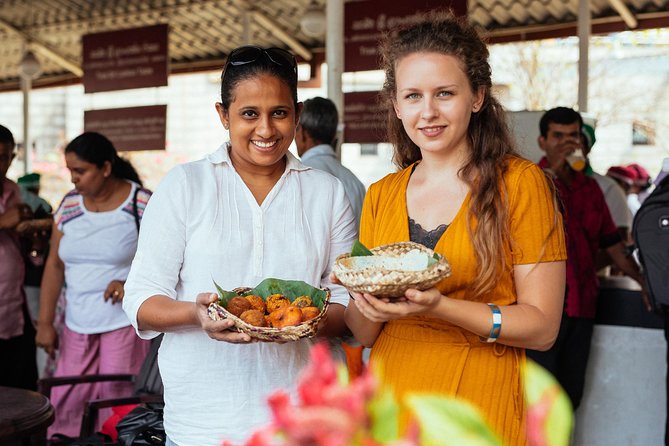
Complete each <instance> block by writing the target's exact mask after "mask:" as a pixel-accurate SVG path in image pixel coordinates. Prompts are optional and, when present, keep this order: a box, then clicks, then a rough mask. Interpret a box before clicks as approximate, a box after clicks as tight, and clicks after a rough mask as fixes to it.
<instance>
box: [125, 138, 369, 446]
mask: <svg viewBox="0 0 669 446" xmlns="http://www.w3.org/2000/svg"><path fill="white" fill-rule="evenodd" d="M287 159H288V162H287V165H286V170H285V172H284V173H283V175H282V176H281V178H280V179H279V181H278V182H277V184H276V185H275V186H274V188H273V189H272V190H271V192H270V193H269V194H268V195H267V197H266V198H265V200H264V201H263V203H262V205H258V204H257V202H256V201H255V198H254V197H253V195H252V194H251V191H250V190H249V189H248V188H247V187H246V185H245V184H244V182H243V181H242V179H241V178H240V177H239V175H238V174H237V172H236V171H235V169H234V168H233V166H232V164H231V162H230V157H229V154H228V146H227V145H223V146H221V147H220V148H219V149H218V151H216V152H214V153H213V154H211V155H209V156H208V157H207V158H206V159H204V160H201V161H197V162H193V163H189V164H185V165H181V166H177V167H176V168H174V169H173V170H172V171H171V172H170V173H168V175H167V176H166V177H165V178H164V179H163V181H162V182H161V184H160V185H159V187H158V189H157V190H156V191H155V193H154V194H153V196H152V198H151V200H150V202H149V205H148V206H147V208H146V211H145V213H144V218H143V221H142V228H141V232H140V237H139V246H138V249H137V254H136V256H135V259H134V261H133V264H132V268H131V271H130V275H129V277H128V280H127V282H126V285H125V298H124V300H123V308H124V310H125V311H126V313H127V314H128V317H129V318H130V320H131V321H132V324H133V325H134V326H135V328H137V311H138V309H139V307H140V306H141V304H142V303H143V302H144V301H145V300H146V299H147V298H149V297H151V296H153V295H156V294H161V295H165V296H168V297H171V298H173V299H176V300H181V301H194V300H195V298H196V296H197V295H198V294H199V293H202V292H212V291H214V289H215V288H214V284H213V281H216V282H217V283H218V284H219V285H220V286H221V287H222V288H223V289H226V290H232V289H233V288H236V287H239V286H251V287H252V286H255V285H257V284H258V283H260V282H261V281H262V280H263V279H265V278H268V277H274V278H280V279H290V280H302V281H305V282H307V283H309V284H311V285H314V286H323V287H328V288H330V289H331V291H332V297H331V302H333V303H339V304H342V305H346V304H347V303H348V293H347V291H346V290H345V289H344V288H343V287H340V286H337V285H333V284H331V283H330V282H329V279H328V276H329V274H330V270H331V267H332V264H333V262H334V260H335V258H336V257H337V256H338V255H339V254H341V253H344V252H349V251H350V250H351V247H352V245H353V242H354V241H355V239H356V238H357V228H356V225H355V219H354V216H353V212H352V211H351V208H350V205H349V201H348V199H347V198H346V194H345V192H344V188H343V186H342V184H341V183H340V182H339V181H338V180H337V179H336V178H334V177H333V176H331V175H329V174H327V173H325V172H321V171H318V170H315V169H311V168H309V167H306V166H304V165H302V164H301V163H300V162H299V161H298V160H297V159H296V158H295V157H294V156H293V155H291V154H290V153H288V154H287ZM138 334H139V335H140V337H142V338H145V339H149V338H152V337H155V336H157V335H158V333H156V332H150V331H142V330H138ZM312 342H313V341H312V340H306V339H304V340H300V341H297V342H289V343H285V344H274V343H264V342H259V343H252V344H244V345H239V344H230V343H226V342H220V341H215V340H212V339H210V338H209V337H208V336H207V335H206V334H205V333H204V331H202V330H201V329H199V328H197V329H195V328H193V329H184V330H181V331H179V332H170V333H166V334H165V337H164V339H163V343H162V345H161V347H160V352H159V367H160V372H161V376H162V378H163V383H164V386H165V429H166V432H167V434H168V436H169V437H170V439H171V440H172V441H174V442H176V443H177V444H178V445H179V446H189V445H193V446H204V445H212V446H213V445H216V446H218V445H220V444H221V442H222V440H230V441H232V442H233V443H234V444H238V443H242V442H243V441H244V440H245V439H246V437H247V436H249V435H250V434H251V433H252V431H253V430H254V429H255V428H257V427H258V426H261V425H263V424H265V423H266V422H267V421H268V420H269V412H268V409H267V404H266V399H267V396H268V395H269V394H271V393H272V392H273V391H274V390H276V389H278V388H284V389H289V390H290V389H293V388H294V385H295V382H296V380H297V376H298V373H299V371H300V370H301V369H302V367H303V366H304V365H305V364H306V363H307V362H308V359H309V356H308V355H309V347H310V345H311V344H312Z"/></svg>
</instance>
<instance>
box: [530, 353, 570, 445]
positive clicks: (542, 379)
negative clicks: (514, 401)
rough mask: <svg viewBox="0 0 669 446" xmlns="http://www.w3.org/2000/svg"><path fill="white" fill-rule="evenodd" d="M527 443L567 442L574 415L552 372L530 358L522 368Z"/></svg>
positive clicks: (548, 443)
mask: <svg viewBox="0 0 669 446" xmlns="http://www.w3.org/2000/svg"><path fill="white" fill-rule="evenodd" d="M523 382H524V384H525V401H526V402H527V439H528V441H529V443H530V446H568V445H569V442H570V437H571V430H572V428H573V426H574V416H573V411H572V407H571V402H570V401H569V397H568V396H567V394H566V393H565V392H564V390H563V389H562V387H560V384H558V382H557V381H556V380H555V378H554V377H553V375H551V374H550V373H548V372H547V371H546V369H544V368H543V367H541V366H540V365H538V364H537V363H536V362H534V361H530V360H527V362H526V364H525V367H524V368H523Z"/></svg>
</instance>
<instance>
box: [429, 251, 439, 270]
mask: <svg viewBox="0 0 669 446" xmlns="http://www.w3.org/2000/svg"><path fill="white" fill-rule="evenodd" d="M438 261H439V254H437V253H436V252H435V253H434V254H433V255H432V257H430V258H429V259H427V266H428V268H429V267H430V266H432V265H434V264H435V263H437V262H438Z"/></svg>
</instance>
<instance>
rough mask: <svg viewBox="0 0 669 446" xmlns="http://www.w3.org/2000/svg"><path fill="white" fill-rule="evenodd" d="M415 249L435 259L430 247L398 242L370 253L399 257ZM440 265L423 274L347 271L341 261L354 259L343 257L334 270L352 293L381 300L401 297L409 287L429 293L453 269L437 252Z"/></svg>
mask: <svg viewBox="0 0 669 446" xmlns="http://www.w3.org/2000/svg"><path fill="white" fill-rule="evenodd" d="M412 249H418V250H420V251H422V252H425V253H426V254H428V255H430V256H432V255H434V254H435V252H434V251H432V250H431V249H429V248H426V247H425V246H423V245H421V244H419V243H414V242H399V243H392V244H390V245H383V246H378V247H376V248H372V249H371V250H370V251H371V252H372V253H373V254H374V255H383V256H388V257H399V256H401V255H402V254H405V253H407V252H409V251H411V250H412ZM436 255H437V257H438V259H437V262H436V263H434V264H432V265H430V266H428V267H427V268H426V269H424V270H420V271H404V270H392V269H385V268H378V267H376V268H363V269H351V268H347V267H346V266H345V265H344V264H343V263H342V262H341V260H343V259H347V258H349V257H351V254H348V253H347V254H342V255H340V256H339V257H337V260H336V262H335V265H334V268H333V271H334V273H335V275H336V276H337V278H338V279H339V281H340V282H341V283H342V284H343V285H344V286H345V287H346V288H347V289H349V290H350V291H356V292H358V293H368V294H372V295H374V296H378V297H401V296H404V292H405V291H406V290H408V289H410V288H414V289H417V290H421V291H422V290H427V289H429V288H432V287H433V286H434V285H436V284H437V283H439V282H440V281H441V280H443V279H445V278H446V277H449V276H450V275H451V266H450V265H449V264H448V261H447V260H446V258H445V257H444V256H442V255H441V254H439V253H436Z"/></svg>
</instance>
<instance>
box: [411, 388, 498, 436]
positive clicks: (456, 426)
mask: <svg viewBox="0 0 669 446" xmlns="http://www.w3.org/2000/svg"><path fill="white" fill-rule="evenodd" d="M406 402H407V404H408V405H409V407H410V409H411V412H412V413H413V414H414V416H415V417H416V419H417V420H418V424H419V426H420V444H421V446H438V445H443V444H444V439H450V440H451V441H452V442H453V444H457V445H458V446H502V442H501V441H500V440H499V439H498V438H497V437H496V436H495V434H494V433H493V432H492V430H490V428H489V427H488V426H487V425H486V423H485V422H484V421H483V418H482V417H481V415H480V414H479V413H478V412H477V410H476V409H475V408H474V407H473V406H471V405H470V404H468V403H466V402H464V401H459V400H456V399H455V398H447V397H443V396H437V395H409V396H407V398H406Z"/></svg>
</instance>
